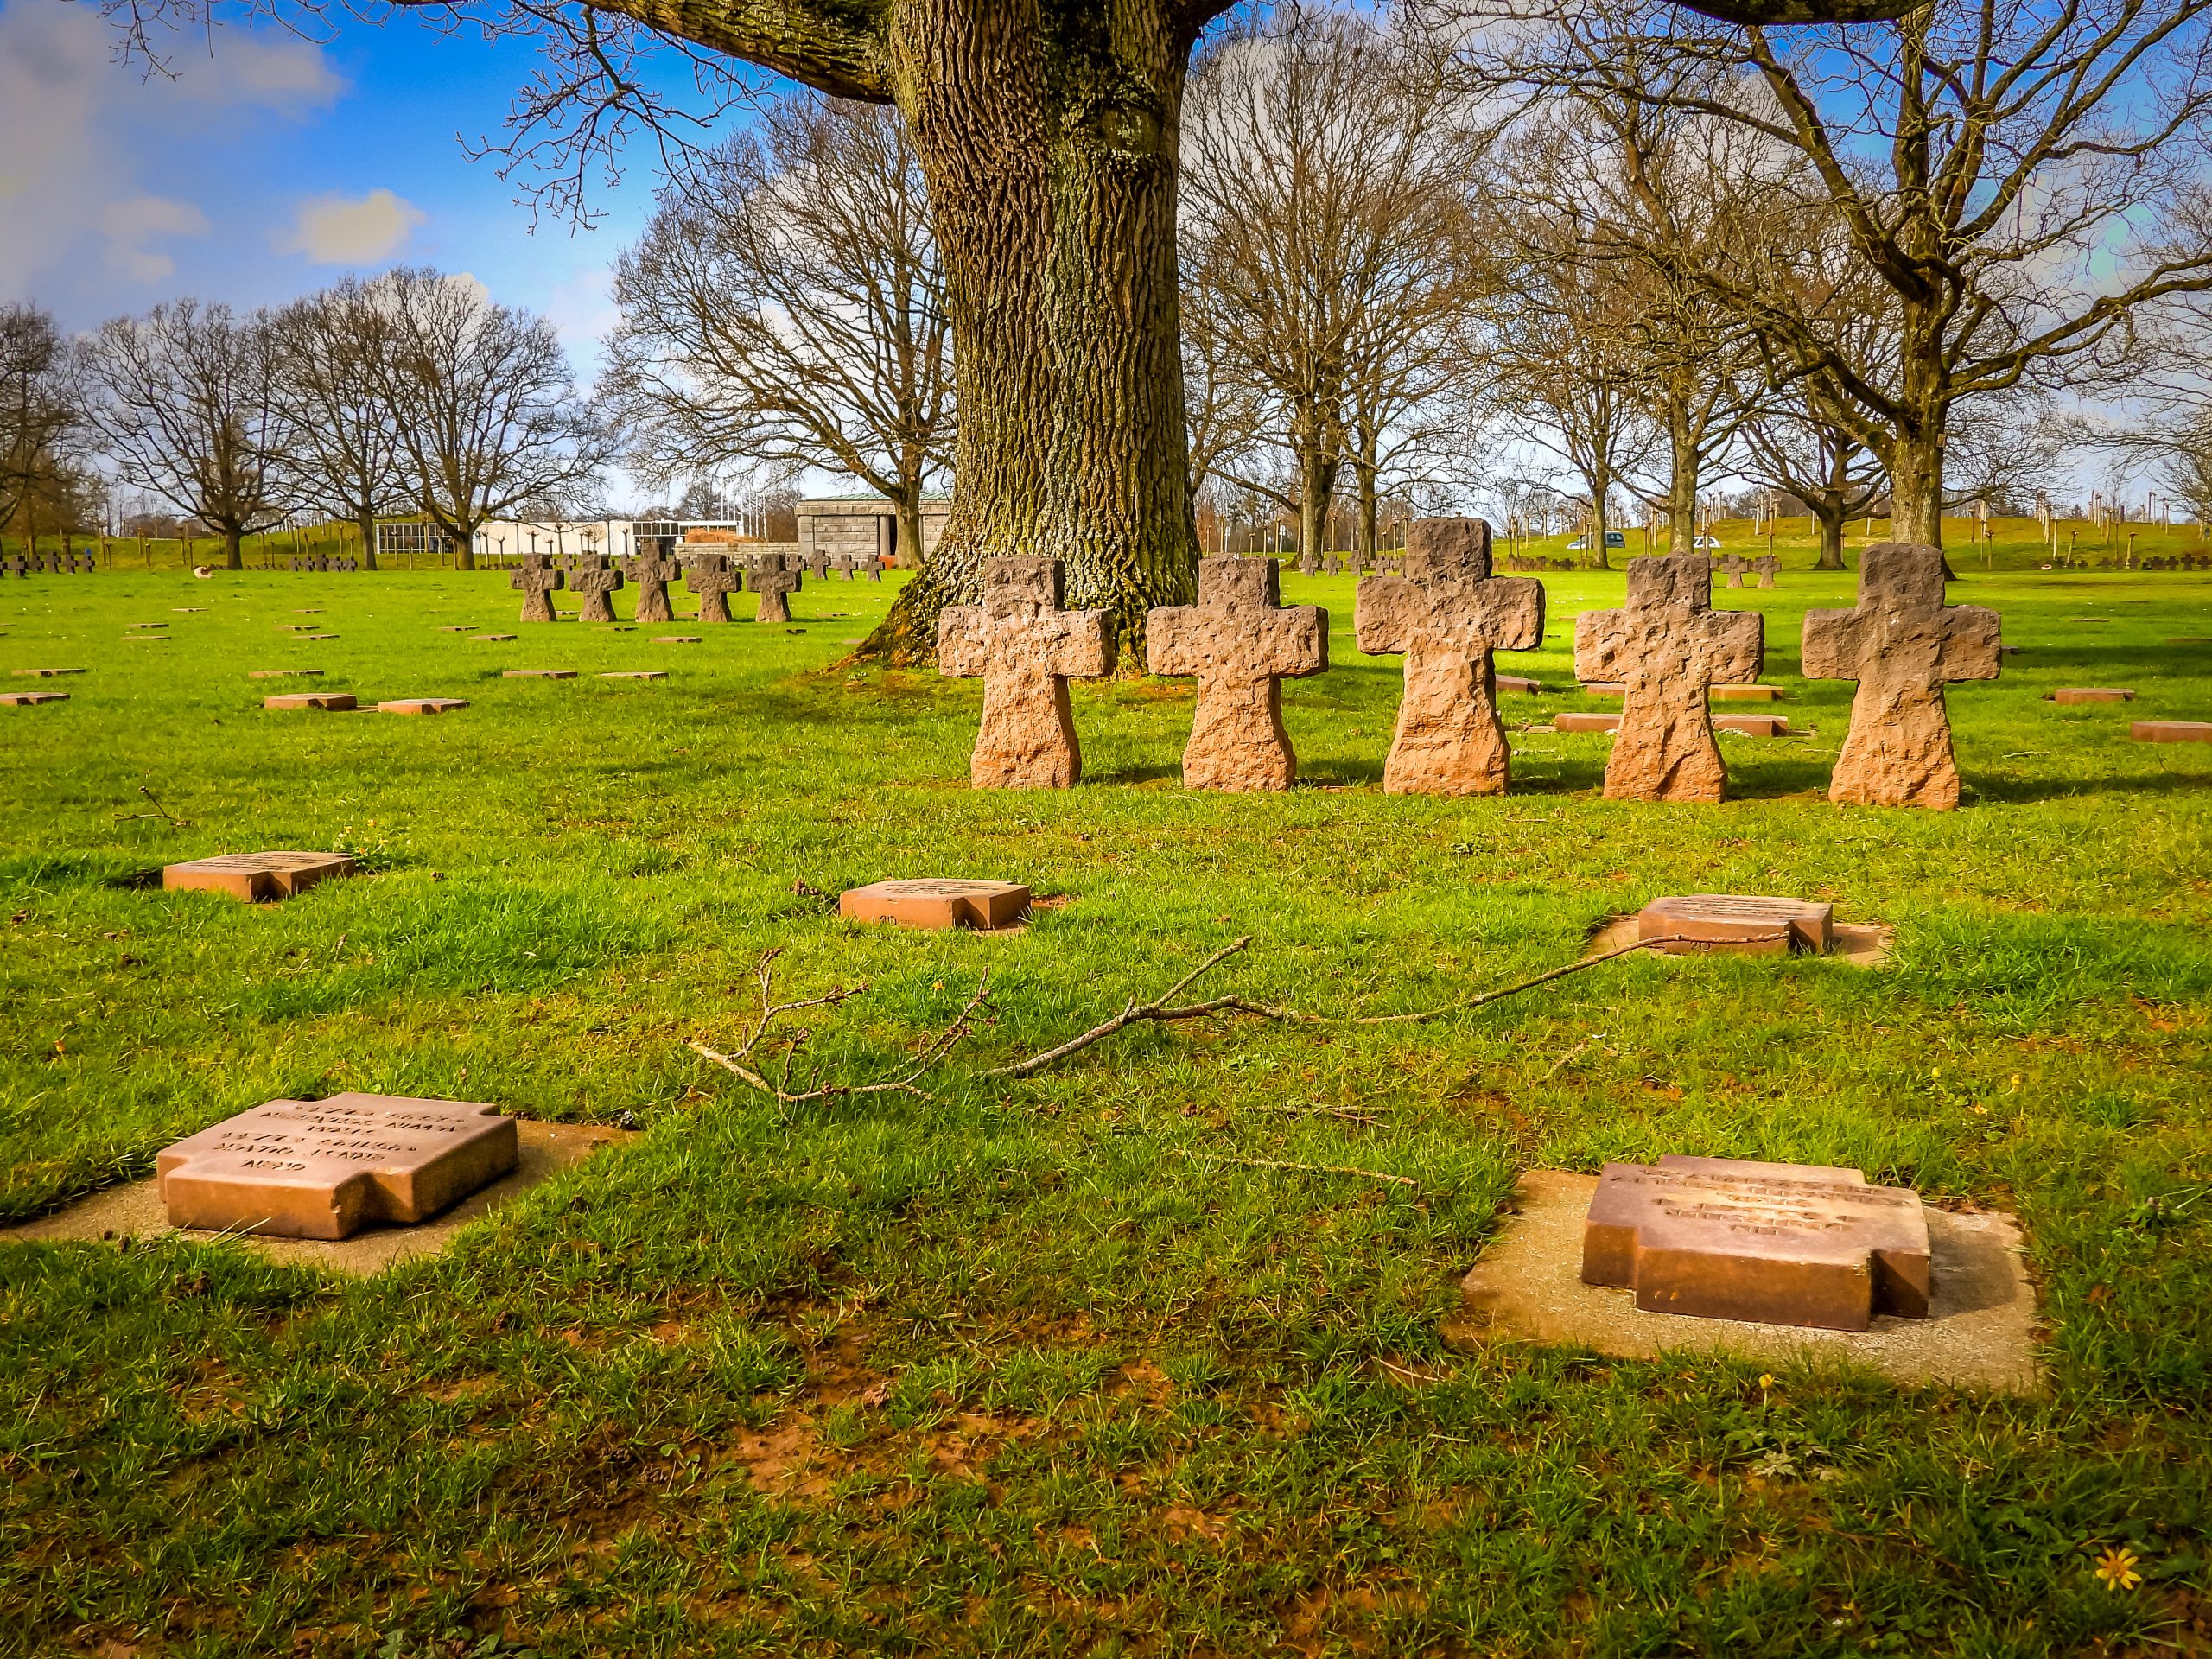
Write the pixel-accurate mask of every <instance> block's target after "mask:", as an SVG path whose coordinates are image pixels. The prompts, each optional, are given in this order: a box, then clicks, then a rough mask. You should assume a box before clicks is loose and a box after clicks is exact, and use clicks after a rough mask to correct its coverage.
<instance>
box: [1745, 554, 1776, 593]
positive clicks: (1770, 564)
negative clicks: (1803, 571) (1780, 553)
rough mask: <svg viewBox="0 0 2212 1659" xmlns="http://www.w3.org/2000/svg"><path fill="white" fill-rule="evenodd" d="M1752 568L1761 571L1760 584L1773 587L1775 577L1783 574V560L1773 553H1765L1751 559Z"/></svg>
mask: <svg viewBox="0 0 2212 1659" xmlns="http://www.w3.org/2000/svg"><path fill="white" fill-rule="evenodd" d="M1751 569H1754V570H1756V571H1758V573H1759V586H1760V587H1762V588H1771V587H1773V586H1774V579H1775V578H1776V577H1777V576H1778V575H1781V574H1782V561H1781V559H1780V558H1779V557H1777V556H1776V555H1774V554H1772V553H1767V554H1763V555H1762V556H1759V557H1758V558H1756V559H1754V560H1752V561H1751Z"/></svg>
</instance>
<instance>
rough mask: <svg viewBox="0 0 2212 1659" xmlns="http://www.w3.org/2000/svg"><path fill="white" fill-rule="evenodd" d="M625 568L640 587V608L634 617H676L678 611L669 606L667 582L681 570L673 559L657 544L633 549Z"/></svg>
mask: <svg viewBox="0 0 2212 1659" xmlns="http://www.w3.org/2000/svg"><path fill="white" fill-rule="evenodd" d="M622 571H623V574H624V575H626V576H628V577H629V578H630V582H631V583H632V586H634V587H635V588H637V590H638V611H637V615H636V617H635V618H634V619H633V620H636V621H639V622H673V621H674V620H676V613H675V612H674V611H673V610H671V608H670V607H669V603H668V584H669V583H670V582H674V581H675V580H676V579H677V576H678V575H681V574H682V572H681V571H680V570H679V569H677V564H676V562H675V561H674V560H673V559H671V558H670V557H669V556H667V555H666V554H664V553H663V552H662V551H661V550H659V549H658V548H657V547H652V546H648V547H647V548H646V549H645V551H644V552H642V553H633V554H632V555H631V556H629V557H628V558H626V559H624V560H623V561H622Z"/></svg>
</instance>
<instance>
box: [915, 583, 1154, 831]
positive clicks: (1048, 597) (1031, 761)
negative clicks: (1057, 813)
mask: <svg viewBox="0 0 2212 1659" xmlns="http://www.w3.org/2000/svg"><path fill="white" fill-rule="evenodd" d="M1064 580H1065V578H1064V576H1063V575H1062V572H1061V569H1060V562H1059V561H1058V559H1046V558H1017V559H989V560H987V561H985V563H984V566H983V602H982V604H981V605H949V606H947V607H945V608H944V611H943V612H941V613H939V615H938V630H937V667H938V673H940V674H943V675H945V676H947V677H953V678H963V679H964V678H972V677H975V676H976V675H979V674H980V675H982V677H983V723H982V729H981V730H979V731H978V732H977V733H976V753H975V754H974V755H973V756H972V757H971V758H970V759H969V766H968V776H969V781H970V782H971V783H973V784H974V785H975V786H976V788H977V789H1066V788H1069V787H1071V785H1074V783H1075V781H1076V780H1077V779H1078V778H1080V777H1082V776H1083V752H1082V749H1081V748H1080V747H1079V746H1078V745H1077V742H1076V735H1075V718H1074V716H1073V715H1071V713H1070V712H1069V709H1068V680H1069V677H1071V676H1072V677H1076V678H1077V679H1096V678H1097V677H1100V676H1102V675H1105V674H1110V673H1112V672H1113V671H1114V633H1113V630H1112V628H1111V626H1109V620H1108V617H1107V613H1105V612H1104V611H1069V610H1063V609H1062V608H1061V601H1062V597H1063V594H1064V592H1065V588H1064V587H1063V582H1064Z"/></svg>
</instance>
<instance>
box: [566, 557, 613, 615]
mask: <svg viewBox="0 0 2212 1659" xmlns="http://www.w3.org/2000/svg"><path fill="white" fill-rule="evenodd" d="M621 586H622V573H621V572H620V570H613V569H608V568H607V561H606V560H605V559H603V558H600V557H598V556H586V557H583V558H579V559H578V560H577V561H576V562H575V565H574V566H573V567H571V569H569V592H570V593H572V594H582V595H583V601H584V602H583V607H582V609H581V610H579V611H578V612H577V613H576V620H577V621H579V622H612V621H613V620H614V594H615V592H616V590H617V589H619V588H620V587H621Z"/></svg>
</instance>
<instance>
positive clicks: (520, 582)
mask: <svg viewBox="0 0 2212 1659" xmlns="http://www.w3.org/2000/svg"><path fill="white" fill-rule="evenodd" d="M562 582H563V576H562V575H561V573H560V572H559V571H558V570H556V569H554V568H553V562H552V561H551V560H550V559H549V558H547V557H546V556H544V555H543V553H525V554H524V555H523V560H522V568H521V569H518V570H517V571H516V572H515V573H514V574H513V575H511V576H509V577H508V578H507V586H508V587H510V588H513V589H514V590H515V591H516V592H517V593H518V594H521V595H522V620H524V621H525V622H550V621H552V620H554V613H553V591H554V589H555V588H558V587H560V586H561V584H562Z"/></svg>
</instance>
